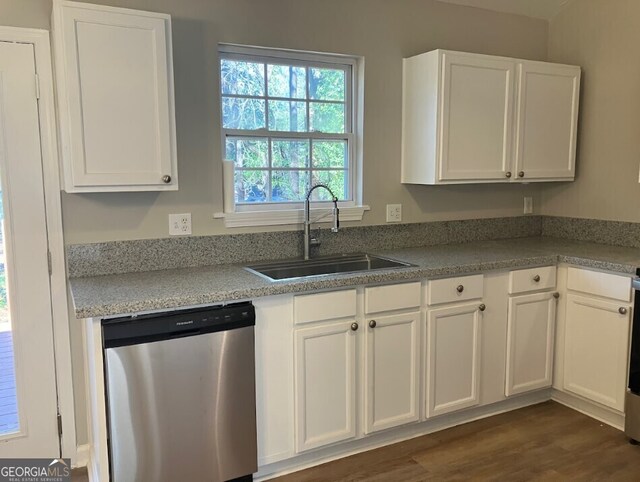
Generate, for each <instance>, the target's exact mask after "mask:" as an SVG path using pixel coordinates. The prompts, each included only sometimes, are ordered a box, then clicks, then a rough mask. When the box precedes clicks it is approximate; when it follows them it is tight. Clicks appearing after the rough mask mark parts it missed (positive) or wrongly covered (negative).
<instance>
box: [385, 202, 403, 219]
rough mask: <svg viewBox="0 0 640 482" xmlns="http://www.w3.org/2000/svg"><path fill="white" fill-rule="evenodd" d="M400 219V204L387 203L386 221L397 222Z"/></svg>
mask: <svg viewBox="0 0 640 482" xmlns="http://www.w3.org/2000/svg"><path fill="white" fill-rule="evenodd" d="M401 221H402V204H387V222H388V223H399V222H401Z"/></svg>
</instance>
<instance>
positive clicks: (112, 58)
mask: <svg viewBox="0 0 640 482" xmlns="http://www.w3.org/2000/svg"><path fill="white" fill-rule="evenodd" d="M52 26H53V28H52V35H53V45H54V58H55V76H56V88H57V98H58V113H59V114H58V115H59V129H60V146H61V159H62V170H63V177H64V189H65V191H67V192H106V191H173V190H177V189H178V171H177V150H176V126H175V105H174V85H173V82H174V81H173V58H172V47H171V17H170V16H169V15H165V14H159V13H153V12H141V11H137V10H129V9H123V8H114V7H105V6H99V5H91V4H86V3H80V2H71V1H65V0H54V3H53V13H52Z"/></svg>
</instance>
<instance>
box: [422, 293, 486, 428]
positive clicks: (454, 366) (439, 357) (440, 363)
mask: <svg viewBox="0 0 640 482" xmlns="http://www.w3.org/2000/svg"><path fill="white" fill-rule="evenodd" d="M479 304H480V303H479V302H473V303H465V304H461V305H454V306H449V307H447V308H437V309H432V310H429V311H428V312H427V331H428V334H427V347H428V348H427V370H426V372H427V397H426V398H427V417H433V416H435V415H442V414H443V413H448V412H453V411H456V410H460V409H462V408H467V407H472V406H474V405H477V404H478V403H479V401H480V397H479V392H480V347H481V341H480V319H481V311H480V310H479V308H478V305H479Z"/></svg>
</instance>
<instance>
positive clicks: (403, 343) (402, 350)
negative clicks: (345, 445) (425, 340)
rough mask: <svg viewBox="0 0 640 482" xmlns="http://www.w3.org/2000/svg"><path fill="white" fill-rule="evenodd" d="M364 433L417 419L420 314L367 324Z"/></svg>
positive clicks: (369, 321)
mask: <svg viewBox="0 0 640 482" xmlns="http://www.w3.org/2000/svg"><path fill="white" fill-rule="evenodd" d="M367 323H368V325H367V326H366V349H365V387H366V392H365V432H366V433H371V432H376V431H378V430H384V429H387V428H391V427H396V426H398V425H402V424H405V423H409V422H415V421H417V420H418V418H419V416H420V414H419V410H418V404H419V401H418V400H419V391H418V386H419V379H418V371H419V363H420V361H419V360H420V338H419V336H418V330H419V326H420V312H415V313H407V314H402V315H392V316H379V317H375V318H371V319H369V320H368V321H367Z"/></svg>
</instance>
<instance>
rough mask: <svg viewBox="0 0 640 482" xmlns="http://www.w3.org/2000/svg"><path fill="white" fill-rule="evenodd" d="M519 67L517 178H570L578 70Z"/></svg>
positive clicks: (524, 64)
mask: <svg viewBox="0 0 640 482" xmlns="http://www.w3.org/2000/svg"><path fill="white" fill-rule="evenodd" d="M518 70H519V86H520V88H519V91H518V110H517V112H518V114H517V132H518V134H517V136H516V138H517V146H516V168H515V170H516V171H517V172H518V177H522V178H523V179H524V180H529V181H530V180H536V179H545V180H546V179H573V178H574V172H575V162H574V160H575V156H576V132H577V125H578V95H579V89H580V69H578V68H577V67H571V66H566V65H555V64H549V63H545V62H520V64H519V66H518Z"/></svg>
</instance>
